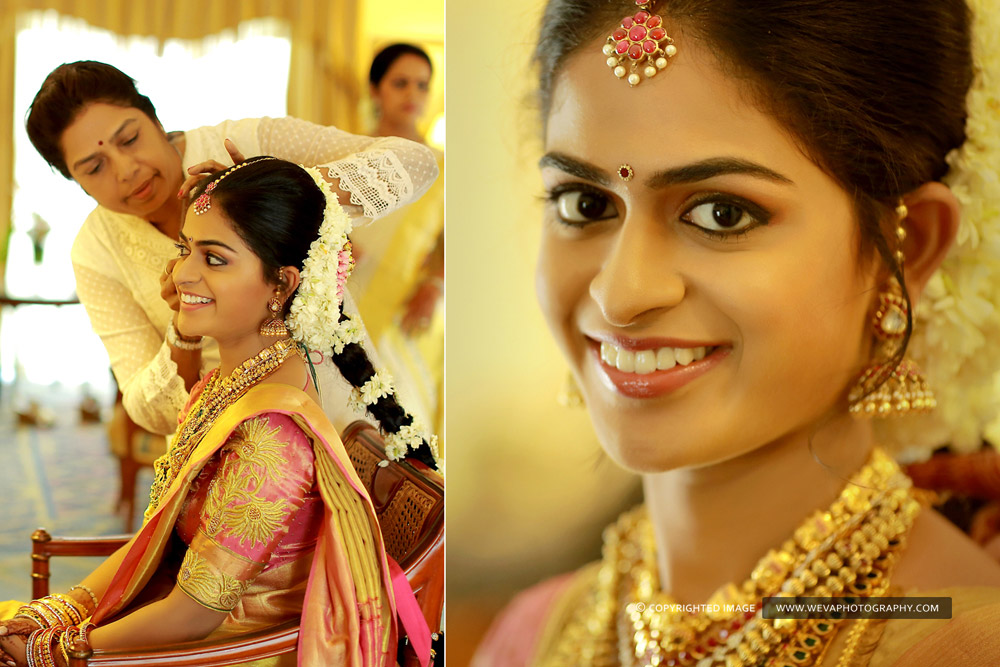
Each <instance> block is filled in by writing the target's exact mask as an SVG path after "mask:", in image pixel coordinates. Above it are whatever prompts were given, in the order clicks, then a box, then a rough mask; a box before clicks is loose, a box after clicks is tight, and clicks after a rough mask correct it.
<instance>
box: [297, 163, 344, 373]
mask: <svg viewBox="0 0 1000 667" xmlns="http://www.w3.org/2000/svg"><path fill="white" fill-rule="evenodd" d="M303 169H305V171H306V173H308V174H309V175H310V176H311V177H312V179H313V181H315V182H316V185H317V187H319V189H320V191H322V193H323V196H324V197H325V198H326V209H325V210H324V212H323V222H322V224H321V225H320V228H319V235H318V236H317V237H316V240H315V241H313V242H312V244H311V245H310V246H309V255H308V256H307V257H306V260H305V262H303V263H302V271H301V273H300V279H301V282H300V284H299V288H298V291H297V293H296V295H295V298H294V299H293V300H292V305H291V307H290V309H289V315H288V318H287V324H288V329H289V330H290V331H291V332H292V338H294V339H295V340H297V341H300V342H302V343H305V345H306V346H308V347H309V348H311V349H313V350H328V349H330V348H335V347H336V345H337V344H340V349H339V350H336V351H337V352H338V353H339V352H342V351H343V349H344V344H346V343H353V342H358V341H359V340H360V339H361V333H360V331H361V327H360V325H359V324H358V322H357V320H356V319H354V318H353V316H352V317H351V318H348V319H347V320H345V321H344V322H341V321H340V308H341V304H342V302H343V296H344V283H345V282H346V281H347V276H348V275H349V273H350V268H351V267H353V259H352V258H351V247H350V241H349V240H348V238H347V235H348V234H349V233H350V232H351V218H350V217H349V216H348V215H347V212H346V211H345V210H344V208H343V207H342V206H341V205H340V202H339V201H338V200H337V196H336V195H335V194H333V192H332V191H331V190H330V184H329V183H327V182H326V179H325V178H323V175H322V173H320V171H319V169H317V168H315V167H303ZM345 341H346V343H345Z"/></svg>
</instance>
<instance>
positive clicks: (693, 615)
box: [542, 450, 920, 667]
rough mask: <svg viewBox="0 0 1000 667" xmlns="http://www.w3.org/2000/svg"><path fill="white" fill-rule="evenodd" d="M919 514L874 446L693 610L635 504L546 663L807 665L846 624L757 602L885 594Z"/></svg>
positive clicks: (610, 538)
mask: <svg viewBox="0 0 1000 667" xmlns="http://www.w3.org/2000/svg"><path fill="white" fill-rule="evenodd" d="M919 511H920V504H919V503H918V502H917V500H916V499H915V497H914V492H913V491H912V489H911V484H910V481H909V479H908V478H907V477H906V476H905V475H904V474H903V473H902V471H901V470H900V469H899V467H898V466H897V465H896V463H895V462H894V461H892V459H890V458H889V457H888V456H886V455H885V454H884V453H883V452H881V451H880V450H876V451H875V452H873V454H872V457H871V460H870V461H869V462H868V463H867V464H866V465H865V466H864V467H863V468H862V469H861V470H860V471H858V473H856V474H855V475H854V476H853V477H852V478H851V480H850V482H849V483H848V484H847V486H846V487H845V488H844V490H843V492H841V494H840V496H839V497H838V498H837V500H836V501H834V503H833V504H832V505H831V506H830V507H829V508H827V509H826V510H822V511H818V512H815V513H813V514H812V515H810V516H809V517H808V518H807V519H806V520H805V521H804V522H803V523H802V524H801V525H800V526H799V527H798V528H797V529H796V530H795V532H794V533H793V536H792V538H790V539H789V540H787V541H786V542H785V543H784V544H783V545H782V546H781V548H780V549H777V550H771V551H770V552H768V554H767V555H766V556H764V558H762V559H761V560H760V562H759V563H758V564H757V566H756V567H755V568H754V570H753V573H752V574H751V576H750V578H749V579H747V580H746V581H745V582H743V583H742V584H741V585H739V586H737V585H735V584H727V585H726V586H723V587H722V588H720V589H719V590H718V591H717V592H716V593H715V594H714V595H713V596H712V597H711V598H710V600H709V602H708V603H706V605H704V606H703V607H701V608H699V609H698V610H697V611H694V612H692V611H690V610H688V609H685V607H684V606H683V605H679V604H678V603H677V601H676V600H675V599H673V598H671V597H670V596H669V595H667V594H664V593H661V592H659V588H660V586H659V576H658V573H657V568H656V556H655V545H654V541H653V531H652V527H651V525H650V523H649V520H648V518H647V516H646V512H645V508H644V507H641V506H640V507H639V508H637V509H635V510H632V511H630V512H626V513H625V514H624V515H622V517H620V518H619V520H618V522H617V523H616V524H614V525H613V526H609V528H608V529H607V530H606V531H605V535H604V557H603V562H602V564H601V567H600V570H599V571H598V575H597V580H596V583H595V584H594V586H593V588H592V590H591V592H590V594H589V596H588V597H587V599H586V601H585V603H584V604H583V606H582V607H581V608H579V609H578V610H577V612H576V613H575V614H574V615H573V617H572V619H571V620H570V622H569V623H568V624H567V626H566V627H565V628H564V629H563V631H562V633H561V635H560V637H559V639H558V640H557V642H556V643H555V645H554V650H553V651H552V653H551V654H550V655H548V656H546V657H545V659H544V660H543V661H542V664H543V665H546V666H556V665H559V666H562V665H567V666H568V665H591V666H595V667H596V666H599V665H619V664H621V665H633V664H638V665H664V666H667V667H674V666H688V665H690V666H697V667H709V666H710V665H726V666H727V667H747V666H749V665H759V664H763V663H764V662H765V661H767V664H769V665H770V664H774V665H776V666H782V665H786V664H787V665H793V666H796V667H799V666H802V665H809V664H812V663H813V661H814V660H815V658H816V657H818V655H820V653H821V652H822V651H823V650H824V648H825V647H828V646H829V643H830V641H831V640H832V638H833V636H834V635H835V634H836V632H837V630H838V629H839V625H840V622H839V621H834V620H820V621H815V620H810V621H794V620H770V619H764V618H762V616H761V612H760V609H759V601H760V599H761V598H763V597H770V596H774V595H776V594H781V595H798V596H802V595H807V596H813V597H829V596H833V595H837V594H841V593H843V594H847V595H852V596H857V597H867V596H870V595H875V594H879V593H881V592H884V591H885V590H887V589H888V582H889V575H890V574H891V570H892V567H893V566H894V564H895V561H896V554H897V553H898V551H899V550H900V549H901V548H902V546H903V544H904V543H905V538H906V535H907V533H908V531H909V528H910V526H911V525H912V523H913V520H914V518H915V517H916V515H917V514H918V513H919ZM715 605H718V607H716V606H715ZM727 605H728V606H729V608H728V609H727ZM689 607H690V606H689Z"/></svg>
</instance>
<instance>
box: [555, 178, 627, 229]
mask: <svg viewBox="0 0 1000 667" xmlns="http://www.w3.org/2000/svg"><path fill="white" fill-rule="evenodd" d="M548 198H549V201H551V202H553V203H554V204H555V206H556V212H557V213H558V214H559V219H560V220H561V221H562V222H563V223H565V224H567V225H573V226H581V225H585V224H587V223H589V222H596V221H598V220H607V219H608V218H613V217H615V216H616V215H618V209H616V208H615V205H614V203H612V201H611V198H610V197H608V196H607V195H606V194H604V193H602V192H600V191H599V190H596V189H592V188H586V187H582V186H580V185H579V184H576V185H567V186H560V187H557V188H555V189H553V190H552V192H550V193H549V196H548Z"/></svg>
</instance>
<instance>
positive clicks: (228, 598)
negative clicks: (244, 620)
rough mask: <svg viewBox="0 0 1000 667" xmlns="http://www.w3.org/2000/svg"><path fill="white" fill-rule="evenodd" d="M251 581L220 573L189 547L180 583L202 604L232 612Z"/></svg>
mask: <svg viewBox="0 0 1000 667" xmlns="http://www.w3.org/2000/svg"><path fill="white" fill-rule="evenodd" d="M250 583H251V581H250V580H248V581H240V580H239V579H237V578H236V577H232V576H230V575H228V574H226V573H225V572H220V571H219V570H218V569H216V568H215V567H213V566H212V564H211V563H209V562H208V561H207V560H206V559H205V558H203V557H202V556H201V555H199V554H198V553H197V552H195V551H194V550H193V549H188V551H187V553H186V554H184V561H183V562H182V563H181V569H180V572H178V573H177V585H178V586H180V587H181V589H182V590H183V591H184V592H185V593H187V594H188V595H190V596H191V597H192V598H194V599H195V600H196V601H197V602H198V603H200V604H201V605H203V606H205V607H208V608H209V609H215V610H217V611H232V610H233V609H235V608H236V605H238V604H239V602H240V598H241V597H243V593H244V592H245V591H246V589H247V588H249V587H250Z"/></svg>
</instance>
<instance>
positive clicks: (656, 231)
mask: <svg viewBox="0 0 1000 667" xmlns="http://www.w3.org/2000/svg"><path fill="white" fill-rule="evenodd" d="M662 225H663V222H662V221H659V220H655V219H650V218H643V217H639V216H630V217H628V218H626V219H625V221H624V222H623V223H622V226H621V227H620V228H619V231H618V235H617V237H616V238H615V240H614V242H613V243H612V244H611V245H610V246H609V249H608V254H607V256H606V257H605V259H604V263H603V264H602V266H601V268H600V270H599V271H598V273H597V275H596V276H594V278H593V280H592V281H591V283H590V296H591V298H593V299H594V301H595V302H596V303H597V305H598V306H599V307H600V309H601V312H602V313H603V315H604V318H605V320H607V322H608V323H609V324H613V325H615V326H620V327H627V326H629V325H632V324H635V323H637V322H639V321H640V320H642V319H644V317H643V316H644V315H648V314H651V313H655V312H657V311H660V310H663V309H670V308H673V307H674V306H676V305H677V304H678V303H680V302H681V300H682V299H683V298H684V293H685V284H684V278H683V276H682V275H681V273H680V272H679V271H678V269H677V258H678V252H680V249H679V248H678V247H677V242H676V239H675V238H673V237H672V236H671V235H670V234H669V233H668V231H667V230H666V229H664V227H663V226H662Z"/></svg>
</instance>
